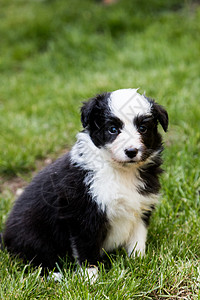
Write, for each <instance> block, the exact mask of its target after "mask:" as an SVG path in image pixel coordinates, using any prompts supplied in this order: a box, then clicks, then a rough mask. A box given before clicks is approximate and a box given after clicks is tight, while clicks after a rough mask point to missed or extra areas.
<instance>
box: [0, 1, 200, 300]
mask: <svg viewBox="0 0 200 300" xmlns="http://www.w3.org/2000/svg"><path fill="white" fill-rule="evenodd" d="M0 4H1V11H0V16H1V18H0V40H1V41H0V82H1V85H0V114H1V118H0V128H1V134H0V148H1V156H0V176H1V177H0V178H1V181H2V182H4V181H6V182H7V180H8V177H9V180H12V178H14V176H20V177H23V178H25V179H26V180H28V179H30V177H31V174H32V171H33V170H34V169H35V168H36V165H37V164H36V161H38V159H44V158H45V157H47V156H50V157H53V158H55V157H56V156H57V155H58V153H60V151H61V150H62V149H63V148H69V147H70V146H71V145H72V144H73V142H74V141H75V134H76V132H77V131H78V130H79V129H80V120H79V108H80V106H81V102H82V101H84V100H85V99H87V98H89V97H91V96H93V95H94V94H96V93H98V92H101V91H107V90H108V91H112V90H115V89H118V88H123V87H134V88H135V87H140V91H141V92H143V91H146V94H147V95H148V96H151V97H153V98H155V99H156V100H158V102H159V103H161V104H163V105H164V106H165V107H166V108H167V110H168V112H169V117H170V128H169V132H168V133H167V134H166V136H165V144H166V150H165V153H164V159H165V164H164V168H165V170H166V172H165V174H164V175H163V176H162V197H161V200H160V205H159V206H158V207H157V209H156V212H155V214H154V216H153V218H152V222H151V225H150V228H149V234H148V241H147V254H146V256H145V257H144V258H142V259H141V258H136V259H134V260H133V259H129V258H128V257H127V256H126V254H125V253H124V252H123V250H120V251H118V252H117V253H115V254H111V255H110V257H109V258H107V259H105V264H104V265H100V272H99V279H98V280H97V282H96V283H95V284H94V285H90V284H89V283H85V282H84V280H82V279H81V278H80V277H79V276H78V274H76V273H74V272H73V270H74V268H75V267H74V266H72V268H70V269H67V268H66V269H64V270H63V272H64V275H65V277H64V280H63V282H61V283H54V282H53V281H47V280H45V278H43V277H41V276H40V271H41V270H40V269H35V270H34V269H32V268H31V267H30V266H27V265H25V266H24V265H23V264H22V263H21V262H19V261H18V260H17V259H13V258H11V257H10V256H9V255H8V254H7V253H6V252H1V253H0V281H1V286H0V297H1V299H15V298H17V299H49V298H51V299H135V298H136V299H166V298H167V299H200V292H199V288H200V199H199V198H200V196H199V195H200V176H199V175H200V174H199V173H200V171H199V165H200V157H199V151H200V133H199V128H200V110H199V96H200V71H199V70H200V61H199V53H200V8H199V6H198V2H190V1H185V2H184V3H183V1H180V0H170V1H161V0H151V1H149V2H148V1H144V0H142V1H137V0H136V1H130V0H123V1H122V0H121V1H120V0H119V1H118V3H116V4H114V5H112V6H104V5H102V4H100V3H99V2H95V1H92V0H85V1H81V0H74V1H73V5H72V3H71V1H66V0H60V1H56V0H46V1H45V0H44V1H33V0H32V1H25V0H18V1H14V0H10V1H7V0H0ZM27 178H28V179H27ZM0 200H1V201H0V212H1V213H0V228H1V229H2V228H3V224H4V223H5V220H6V216H7V213H8V211H9V209H10V208H11V206H12V203H13V201H14V195H13V193H12V192H11V191H10V189H9V186H7V187H6V186H5V184H4V185H2V188H1V194H0ZM66 265H67V264H66Z"/></svg>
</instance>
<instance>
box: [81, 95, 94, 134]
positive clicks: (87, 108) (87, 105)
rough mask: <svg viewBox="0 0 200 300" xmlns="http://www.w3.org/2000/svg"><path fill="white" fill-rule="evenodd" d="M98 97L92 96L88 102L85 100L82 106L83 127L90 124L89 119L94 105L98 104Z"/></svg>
mask: <svg viewBox="0 0 200 300" xmlns="http://www.w3.org/2000/svg"><path fill="white" fill-rule="evenodd" d="M96 102H97V99H96V97H95V98H92V99H90V100H89V101H88V102H84V103H83V106H82V107H81V122H82V124H83V127H84V128H85V127H87V126H88V125H89V120H90V117H91V114H92V111H93V109H94V107H95V106H96Z"/></svg>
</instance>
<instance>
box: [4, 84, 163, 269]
mask: <svg viewBox="0 0 200 300" xmlns="http://www.w3.org/2000/svg"><path fill="white" fill-rule="evenodd" d="M81 121H82V125H83V128H84V129H83V131H82V132H80V133H79V134H78V135H77V142H76V143H75V145H74V146H73V148H72V150H71V151H70V152H69V153H67V154H65V155H64V156H62V157H61V158H59V159H58V160H56V161H55V162H54V163H52V164H51V165H49V166H47V167H46V168H45V169H44V170H42V171H41V172H40V173H39V174H38V175H36V177H35V178H34V179H33V181H32V182H31V183H30V184H29V185H28V186H27V187H26V189H25V191H24V192H23V194H22V195H21V196H20V197H19V198H18V199H17V201H16V202H15V204H14V207H13V209H12V211H11V213H10V215H9V217H8V220H7V223H6V226H5V230H4V232H3V242H4V245H5V246H6V248H7V249H8V251H9V252H10V253H12V254H14V255H17V256H19V257H22V258H23V259H25V260H29V261H31V262H32V263H33V264H34V265H42V266H43V267H44V268H48V269H53V268H54V267H55V265H56V263H57V262H58V261H59V258H64V257H66V255H68V256H71V257H73V258H75V259H76V260H77V262H78V263H79V265H80V266H81V265H83V264H85V263H86V264H87V265H88V266H91V265H97V262H98V261H99V260H100V258H101V256H102V255H103V253H104V251H106V252H109V251H112V250H113V249H116V248H118V247H124V248H125V249H126V251H127V253H128V255H133V256H134V255H135V254H139V255H144V253H145V242H146V237H147V227H148V224H149V219H150V216H151V213H152V210H153V209H154V207H155V205H156V203H157V201H158V195H159V189H160V183H159V175H160V174H161V173H162V169H161V167H160V166H161V164H162V159H161V153H162V151H163V145H162V138H161V135H160V133H159V132H158V129H157V127H158V123H160V124H161V126H162V128H163V129H164V131H165V132H166V131H167V127H168V114H167V112H166V110H165V109H164V108H163V107H162V106H160V105H158V104H157V103H156V102H155V101H154V100H151V99H149V98H147V97H146V96H144V95H140V94H139V93H138V92H137V89H122V90H117V91H114V92H111V93H104V94H101V95H97V96H96V97H94V98H92V99H90V100H89V101H88V102H86V103H84V104H83V106H82V108H81Z"/></svg>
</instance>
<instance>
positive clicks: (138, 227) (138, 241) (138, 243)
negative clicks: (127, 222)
mask: <svg viewBox="0 0 200 300" xmlns="http://www.w3.org/2000/svg"><path fill="white" fill-rule="evenodd" d="M146 238H147V228H146V226H145V224H144V223H143V221H142V220H138V223H137V224H135V227H134V230H133V233H132V235H131V237H130V239H129V241H128V243H127V244H126V246H125V248H126V251H127V253H128V255H129V256H132V257H134V256H136V255H141V256H143V255H144V254H145V244H146Z"/></svg>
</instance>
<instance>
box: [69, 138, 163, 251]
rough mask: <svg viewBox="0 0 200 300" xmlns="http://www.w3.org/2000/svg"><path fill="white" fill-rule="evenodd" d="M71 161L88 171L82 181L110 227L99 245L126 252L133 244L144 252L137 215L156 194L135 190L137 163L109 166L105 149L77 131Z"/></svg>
mask: <svg viewBox="0 0 200 300" xmlns="http://www.w3.org/2000/svg"><path fill="white" fill-rule="evenodd" d="M80 153H81V155H80ZM71 160H72V162H75V163H76V164H77V165H78V166H80V167H81V168H83V169H85V170H87V171H91V172H89V175H88V176H87V177H86V178H85V184H86V185H88V186H89V192H90V194H91V196H92V199H93V200H94V201H96V202H97V204H98V205H99V208H100V209H101V210H102V211H103V212H106V215H107V218H108V221H109V225H110V227H109V230H108V233H107V237H106V239H105V241H104V245H103V248H104V249H105V250H106V251H111V250H112V249H115V248H117V247H119V246H125V247H126V249H127V251H128V253H129V254H130V253H131V251H132V249H133V247H134V245H136V244H138V250H139V251H140V252H141V253H142V252H144V248H145V240H146V228H145V226H144V224H143V222H142V220H141V215H142V212H143V211H145V210H149V207H150V206H151V205H153V204H156V202H157V196H156V195H150V196H149V195H148V196H143V195H141V194H140V193H139V192H138V187H139V186H141V185H143V182H142V181H140V180H139V179H138V178H139V176H138V169H137V166H136V165H128V166H126V167H125V166H121V167H119V166H118V167H117V166H116V165H115V164H114V165H113V162H112V161H111V160H110V159H109V156H108V155H107V151H106V150H104V149H98V148H97V147H95V146H94V144H93V143H92V141H91V139H90V137H89V136H88V134H87V133H79V134H78V143H76V144H75V145H74V147H73V148H72V151H71ZM136 250H137V249H136Z"/></svg>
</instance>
